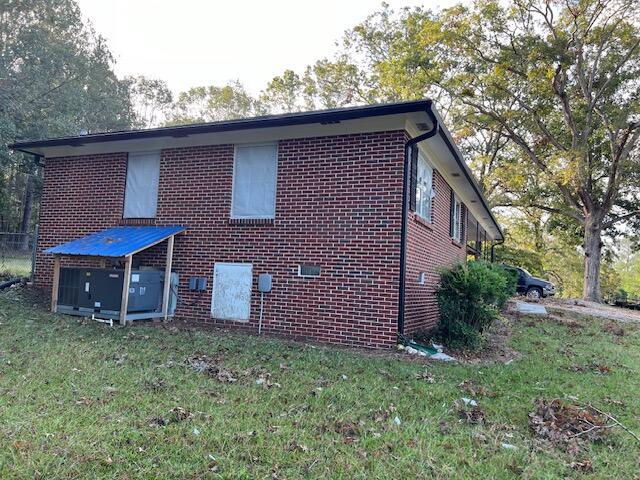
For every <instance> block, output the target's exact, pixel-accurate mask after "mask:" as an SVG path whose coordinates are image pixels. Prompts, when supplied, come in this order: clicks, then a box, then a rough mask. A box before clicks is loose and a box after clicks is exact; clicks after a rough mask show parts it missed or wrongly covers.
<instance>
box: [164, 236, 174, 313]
mask: <svg viewBox="0 0 640 480" xmlns="http://www.w3.org/2000/svg"><path fill="white" fill-rule="evenodd" d="M173 239H174V235H172V236H170V237H169V238H168V239H167V263H166V264H165V266H164V290H163V292H162V314H163V315H164V321H165V322H166V321H167V319H168V317H169V293H170V292H171V264H172V263H173Z"/></svg>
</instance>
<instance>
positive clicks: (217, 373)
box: [186, 354, 238, 383]
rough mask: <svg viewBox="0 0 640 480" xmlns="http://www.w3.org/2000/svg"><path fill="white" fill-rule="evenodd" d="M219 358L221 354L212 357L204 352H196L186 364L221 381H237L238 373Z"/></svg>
mask: <svg viewBox="0 0 640 480" xmlns="http://www.w3.org/2000/svg"><path fill="white" fill-rule="evenodd" d="M219 360H220V357H219V356H218V357H215V358H212V357H209V356H207V355H204V354H194V355H191V356H190V357H188V358H187V360H186V364H187V365H188V366H190V367H191V368H193V369H194V370H197V371H198V372H200V373H204V374H205V375H207V376H208V377H211V378H215V379H216V380H218V381H219V382H222V383H235V382H236V381H237V380H238V379H237V377H236V374H235V373H234V372H233V371H231V370H229V369H227V368H225V367H224V366H222V365H221V364H220V363H219Z"/></svg>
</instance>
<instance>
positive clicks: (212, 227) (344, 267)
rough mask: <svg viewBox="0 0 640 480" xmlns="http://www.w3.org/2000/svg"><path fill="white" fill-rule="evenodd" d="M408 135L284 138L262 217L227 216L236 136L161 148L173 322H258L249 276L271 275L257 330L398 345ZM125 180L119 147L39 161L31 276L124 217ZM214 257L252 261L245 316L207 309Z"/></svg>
mask: <svg viewBox="0 0 640 480" xmlns="http://www.w3.org/2000/svg"><path fill="white" fill-rule="evenodd" d="M404 142H405V133H404V132H402V131H393V132H381V133H371V134H354V135H344V136H337V137H318V138H308V139H298V140H282V141H280V142H279V153H278V184H277V198H276V218H275V220H274V221H273V222H271V223H267V224H247V223H232V222H230V220H229V216H230V208H231V185H232V172H233V146H232V145H222V146H207V147H190V148H180V149H168V150H164V151H163V152H162V159H161V168H160V188H159V196H158V215H157V223H158V224H165V225H166V224H181V225H185V226H187V227H188V233H187V234H186V235H183V236H179V237H177V239H176V244H175V251H174V270H175V271H177V272H178V273H179V275H180V288H179V295H180V300H179V304H178V310H177V312H176V320H186V321H188V322H191V323H200V324H202V323H209V324H213V323H225V324H226V325H232V326H235V327H238V328H245V329H250V330H253V331H255V330H256V329H257V320H258V318H257V317H258V313H259V294H258V293H257V285H256V282H257V275H258V274H259V273H266V272H268V273H271V274H273V291H272V292H271V293H269V294H267V295H266V302H265V308H264V321H263V329H264V330H265V332H267V333H272V334H281V335H289V336H294V337H302V338H312V339H315V340H320V341H325V342H331V343H336V344H345V345H359V346H368V347H389V346H392V345H393V344H395V339H396V331H397V315H398V310H397V299H398V275H399V256H400V252H399V245H400V223H401V197H402V168H403V158H404ZM125 177H126V154H116V155H102V156H92V157H74V158H64V159H63V158H61V159H47V162H46V167H45V183H44V189H43V199H42V211H41V219H40V241H39V245H38V260H37V261H38V270H37V275H36V282H37V283H38V284H40V285H42V286H45V287H50V283H51V272H52V268H51V264H52V262H51V260H50V258H49V257H48V256H46V255H44V254H42V253H41V251H42V249H44V248H47V247H50V246H52V245H55V244H58V243H60V242H62V241H66V240H69V239H72V238H76V237H78V236H80V235H83V234H86V233H89V232H92V231H97V230H100V229H103V228H106V227H109V226H113V225H116V224H118V223H119V222H120V221H121V218H122V208H123V196H124V184H125ZM447 214H448V213H447ZM447 238H448V233H447ZM164 251H165V247H164V246H158V247H154V248H153V249H151V251H149V252H147V253H146V254H145V255H143V256H142V259H143V261H145V262H147V263H149V264H156V265H157V264H160V263H161V261H162V260H163V259H162V255H163V253H164ZM215 262H248V263H253V273H254V291H253V294H252V305H251V320H250V322H249V323H248V324H242V323H236V322H219V321H215V320H214V319H213V318H212V317H211V313H210V312H211V295H212V291H211V283H212V282H211V280H212V275H213V266H214V263H215ZM300 263H309V264H316V265H320V266H321V267H322V274H321V276H320V277H319V278H315V279H310V278H301V277H298V276H297V267H298V264H300ZM190 276H205V277H207V279H208V283H207V291H206V292H204V293H193V292H190V291H188V288H187V286H188V279H189V277H190ZM408 283H410V282H408Z"/></svg>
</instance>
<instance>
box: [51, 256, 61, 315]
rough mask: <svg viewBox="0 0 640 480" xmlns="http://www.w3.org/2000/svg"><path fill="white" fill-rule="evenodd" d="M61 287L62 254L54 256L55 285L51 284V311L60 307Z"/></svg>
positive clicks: (54, 311)
mask: <svg viewBox="0 0 640 480" xmlns="http://www.w3.org/2000/svg"><path fill="white" fill-rule="evenodd" d="M59 287H60V255H56V256H55V257H53V285H51V311H52V312H53V313H56V310H57V308H58V289H59Z"/></svg>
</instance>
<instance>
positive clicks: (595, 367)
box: [569, 363, 611, 375]
mask: <svg viewBox="0 0 640 480" xmlns="http://www.w3.org/2000/svg"><path fill="white" fill-rule="evenodd" d="M569 370H571V371H572V372H587V371H592V372H595V373H598V374H600V375H606V374H608V373H610V372H611V367H609V366H608V365H605V364H604V363H588V364H585V365H580V364H577V363H574V364H572V365H571V366H570V367H569Z"/></svg>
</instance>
